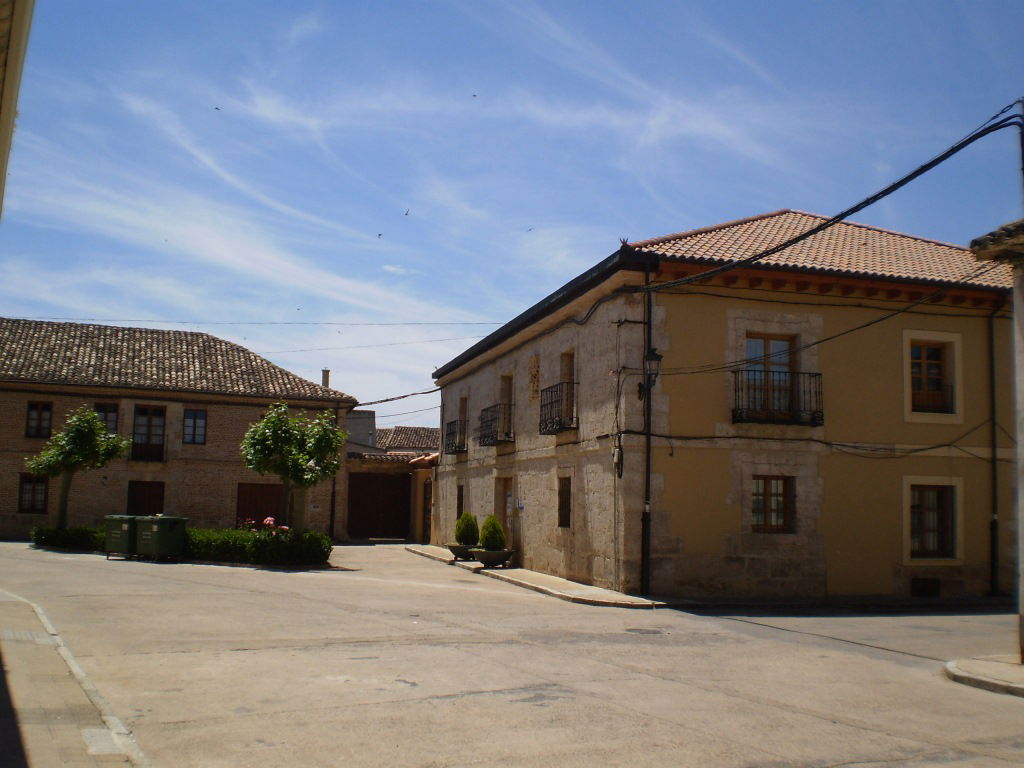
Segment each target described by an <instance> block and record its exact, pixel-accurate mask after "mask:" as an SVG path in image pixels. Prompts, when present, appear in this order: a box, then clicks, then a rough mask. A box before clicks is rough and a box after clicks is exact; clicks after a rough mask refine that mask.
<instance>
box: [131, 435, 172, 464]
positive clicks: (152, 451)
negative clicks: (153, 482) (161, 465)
mask: <svg viewBox="0 0 1024 768" xmlns="http://www.w3.org/2000/svg"><path fill="white" fill-rule="evenodd" d="M135 439H138V436H136V438H135ZM154 440H158V441H159V442H154ZM131 460H132V461H163V460H164V440H163V438H162V437H158V438H154V437H150V438H148V441H147V442H135V441H134V440H133V442H132V450H131Z"/></svg>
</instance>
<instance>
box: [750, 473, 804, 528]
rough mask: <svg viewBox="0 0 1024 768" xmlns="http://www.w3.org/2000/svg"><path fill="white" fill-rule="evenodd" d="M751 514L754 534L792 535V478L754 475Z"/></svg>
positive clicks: (793, 521)
mask: <svg viewBox="0 0 1024 768" xmlns="http://www.w3.org/2000/svg"><path fill="white" fill-rule="evenodd" d="M753 479H754V488H753V498H752V500H751V501H752V503H751V512H752V514H753V520H754V524H753V530H754V532H756V533H793V532H794V530H795V528H796V525H795V523H796V509H795V503H794V502H795V500H796V494H795V493H794V481H795V478H793V477H784V476H779V475H754V478H753Z"/></svg>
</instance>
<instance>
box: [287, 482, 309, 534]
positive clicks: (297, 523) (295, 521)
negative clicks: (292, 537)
mask: <svg viewBox="0 0 1024 768" xmlns="http://www.w3.org/2000/svg"><path fill="white" fill-rule="evenodd" d="M294 495H295V499H294V501H293V502H292V522H291V523H289V525H291V527H292V528H294V529H295V531H296V532H297V533H298V532H302V531H304V530H306V489H305V488H296V489H295V491H294Z"/></svg>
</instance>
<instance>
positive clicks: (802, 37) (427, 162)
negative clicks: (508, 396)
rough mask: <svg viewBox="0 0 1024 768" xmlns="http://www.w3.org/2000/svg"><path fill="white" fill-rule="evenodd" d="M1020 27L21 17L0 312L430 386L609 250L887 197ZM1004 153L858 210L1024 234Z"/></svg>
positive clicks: (1012, 49)
mask: <svg viewBox="0 0 1024 768" xmlns="http://www.w3.org/2000/svg"><path fill="white" fill-rule="evenodd" d="M1022 28H1024V3H1020V2H1019V1H1018V0H1013V1H1009V2H995V1H991V2H986V1H985V0H971V1H970V2H951V1H948V0H927V1H923V2H914V1H912V0H901V1H900V2H871V1H861V2H846V3H842V2H786V1H782V0H772V2H739V1H735V0H733V1H729V2H675V3H669V2H653V1H648V2H611V1H609V0H602V1H596V0H578V1H571V0H563V1H560V2H547V3H538V2H531V1H530V0H515V1H513V2H491V1H489V0H467V1H465V2H430V3H428V2H398V1H397V0H395V1H392V2H374V3H367V2H358V3H357V2H327V1H326V0H324V1H322V2H314V3H302V2H294V3H280V2H273V3H271V2H258V1H256V0H246V1H245V2H241V1H238V2H231V1H228V0H219V1H218V2H215V3H210V2H193V1H191V0H181V2H174V3H164V2H155V1H153V2H139V1H138V0H130V1H129V0H98V1H97V2H94V3H82V2H78V1H77V0H37V3H36V11H35V18H34V21H33V27H32V31H31V38H30V41H29V51H28V56H27V60H26V65H25V74H24V78H23V81H22V92H21V100H20V116H19V119H18V125H17V131H16V134H15V141H14V149H13V151H12V154H11V161H10V176H9V179H8V186H7V197H6V201H5V207H4V215H3V221H2V222H0V307H2V309H0V314H3V315H5V316H12V317H39V318H44V317H45V318H69V319H71V318H74V319H84V318H99V319H101V320H110V321H117V322H119V323H120V324H132V325H146V326H152V327H165V328H185V329H188V330H202V331H207V332H210V333H214V334H216V335H218V336H221V337H224V338H227V339H231V340H233V341H237V342H239V343H241V344H244V345H245V346H247V347H249V348H250V349H252V350H254V351H256V352H258V353H260V354H263V355H265V356H266V357H268V358H269V359H271V360H273V361H274V362H276V363H278V364H280V365H282V366H284V367H286V368H288V369H290V370H292V371H294V372H296V373H298V374H300V375H302V376H305V377H306V378H310V379H312V380H314V381H319V377H320V373H319V371H320V368H321V367H323V366H327V367H330V368H331V369H332V370H333V376H332V384H333V385H334V386H335V387H337V388H339V389H342V390H344V391H346V392H348V393H350V394H353V395H355V396H356V397H358V398H360V399H361V400H375V399H378V398H383V397H388V396H392V395H397V394H401V393H405V392H412V391H417V390H421V389H426V388H428V387H430V386H431V383H432V382H431V379H430V373H431V371H432V370H433V369H434V368H435V367H436V366H438V365H440V364H442V363H444V362H446V361H447V360H449V359H451V358H452V357H454V356H455V355H456V354H458V353H459V352H461V351H462V350H463V349H465V348H466V347H467V346H468V345H469V344H471V343H473V341H474V338H473V337H477V336H480V335H483V334H485V333H487V332H489V331H490V330H493V329H494V328H495V327H497V326H496V325H494V324H491V325H480V324H479V323H496V322H504V321H506V320H508V319H510V318H511V317H513V316H514V315H516V314H518V313H519V312H521V311H522V310H523V309H525V308H526V307H527V306H529V305H530V304H532V303H533V302H535V301H537V300H538V299H540V298H541V297H543V296H544V295H546V294H547V293H549V292H551V291H552V290H554V289H555V288H557V287H558V286H559V285H561V284H562V283H564V282H565V281H566V280H568V279H570V278H572V277H574V276H575V275H576V274H578V273H579V272H581V271H582V270H584V269H585V268H587V267H588V266H590V265H591V264H593V263H595V262H597V261H598V260H600V259H602V258H604V257H605V256H607V255H608V254H609V253H611V252H613V251H614V250H615V249H616V248H617V246H618V242H619V238H622V237H626V238H629V239H642V238H647V237H654V236H657V235H662V234H667V233H671V232H677V231H681V230H686V229H690V228H694V227H700V226H707V225H710V224H715V223H718V222H722V221H726V220H730V219H734V218H738V217H742V216H749V215H752V214H757V213H762V212H765V211H771V210H776V209H779V208H798V209H803V210H808V211H813V212H817V213H823V214H832V213H835V212H837V211H839V210H841V209H843V208H845V207H847V206H848V205H850V204H852V203H854V202H856V201H858V200H860V199H861V198H863V197H866V196H867V195H868V194H870V193H872V192H874V191H876V190H877V189H879V188H881V187H882V186H885V185H886V184H887V183H889V182H890V181H892V180H893V179H895V178H896V177H898V176H900V175H902V174H903V173H905V172H907V171H909V170H910V169H912V168H914V167H916V166H917V165H919V164H920V163H922V162H923V161H925V160H927V159H929V158H930V157H931V156H933V155H934V154H936V153H938V152H939V151H941V150H942V149H945V148H946V147H947V146H948V145H950V144H952V143H953V142H954V141H956V140H958V139H959V138H961V137H962V136H963V135H964V134H966V133H967V132H968V131H970V130H971V129H973V128H974V127H976V126H977V125H978V124H979V123H981V122H982V121H984V120H985V119H986V118H988V117H989V116H990V115H992V114H993V113H994V112H995V111H997V110H998V109H1000V108H1001V107H1002V106H1004V105H1005V104H1007V103H1009V102H1011V101H1013V100H1014V99H1016V98H1018V97H1020V96H1024V77H1022V75H1024V47H1022V46H1021V44H1020V30H1021V29H1022ZM1016 141H1017V140H1016V136H1015V135H1014V134H1012V133H1011V132H1009V131H1004V132H1002V134H997V135H995V136H992V137H989V138H988V139H986V140H984V141H983V142H981V143H979V144H976V145H974V146H973V147H972V148H970V149H968V150H967V151H966V152H963V153H961V154H960V155H958V156H957V157H956V158H954V159H953V160H951V161H950V162H948V163H946V164H945V165H943V166H942V167H940V168H939V169H937V170H936V171H934V172H932V173H931V174H929V175H928V176H926V177H925V178H923V179H921V180H919V181H917V182H915V183H914V184H912V185H911V186H909V187H907V188H905V189H904V190H901V191H900V192H899V193H897V194H896V195H894V196H892V197H890V198H888V199H887V200H885V201H883V202H882V203H880V204H878V205H876V206H874V207H872V208H870V209H868V210H867V211H864V212H862V213H861V214H859V215H858V216H857V217H856V220H858V221H862V222H865V223H869V224H875V225H879V226H883V227H888V228H892V229H896V230H900V231H904V232H909V233H911V234H916V235H921V236H925V237H931V238H935V239H939V240H945V241H949V242H954V243H959V244H966V243H968V242H969V241H970V239H971V238H972V237H975V236H977V235H979V234H983V233H985V232H987V231H989V230H991V229H993V228H995V227H996V226H999V225H1000V224H1003V223H1005V222H1006V221H1009V220H1012V219H1015V218H1019V217H1020V216H1021V215H1022V193H1021V180H1020V170H1019V169H1020V157H1019V154H1018V149H1017V143H1016ZM407 212H408V213H407ZM129 321H130V322H129ZM171 321H187V323H179V322H171ZM298 323H314V324H298ZM327 323H334V324H336V325H329V324H327ZM342 323H451V325H340V324H342ZM438 339H444V340H445V341H437V340H438ZM409 342H415V343H409ZM437 402H438V401H437V399H436V396H427V397H417V398H410V399H407V400H402V401H398V402H396V403H392V404H388V405H384V406H378V408H377V411H378V413H379V414H380V416H381V419H380V424H381V425H384V426H386V425H388V424H398V423H402V424H436V423H437V411H436V410H426V411H423V412H421V413H412V414H405V415H400V416H393V417H388V416H387V415H388V414H404V412H406V411H414V410H419V409H429V408H431V407H432V406H434V405H436V403H437Z"/></svg>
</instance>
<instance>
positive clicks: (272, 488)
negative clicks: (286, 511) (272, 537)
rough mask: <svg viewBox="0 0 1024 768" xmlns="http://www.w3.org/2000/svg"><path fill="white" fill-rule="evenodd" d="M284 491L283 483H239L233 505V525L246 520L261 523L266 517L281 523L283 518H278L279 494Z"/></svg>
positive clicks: (279, 510) (279, 508) (279, 507)
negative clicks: (235, 502) (236, 497)
mask: <svg viewBox="0 0 1024 768" xmlns="http://www.w3.org/2000/svg"><path fill="white" fill-rule="evenodd" d="M283 493H284V486H283V485H280V484H278V485H271V484H269V483H239V484H238V504H237V505H236V507H235V525H236V526H237V525H241V524H242V523H244V522H245V521H246V520H252V521H253V522H254V523H257V524H259V523H262V522H263V521H264V520H266V519H267V518H268V517H272V518H274V520H275V522H276V523H277V524H278V525H283V524H284V522H285V521H284V520H278V519H277V518H279V517H280V516H281V496H282V494H283Z"/></svg>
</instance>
